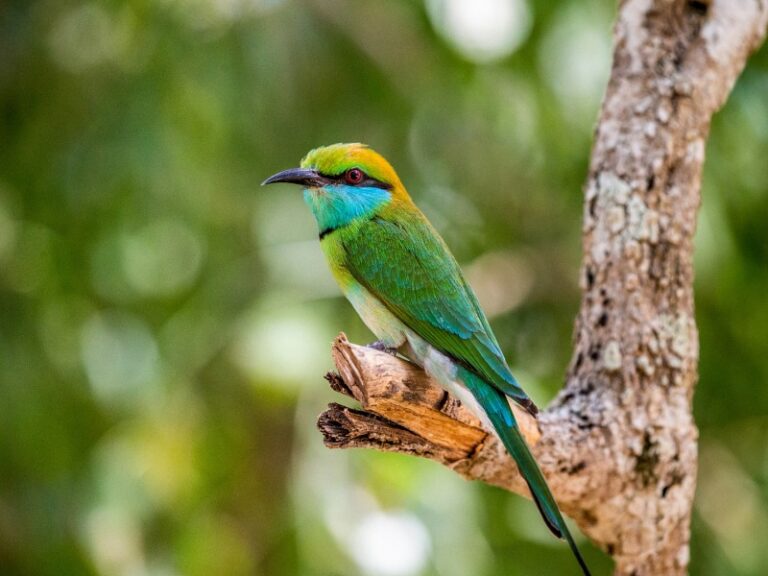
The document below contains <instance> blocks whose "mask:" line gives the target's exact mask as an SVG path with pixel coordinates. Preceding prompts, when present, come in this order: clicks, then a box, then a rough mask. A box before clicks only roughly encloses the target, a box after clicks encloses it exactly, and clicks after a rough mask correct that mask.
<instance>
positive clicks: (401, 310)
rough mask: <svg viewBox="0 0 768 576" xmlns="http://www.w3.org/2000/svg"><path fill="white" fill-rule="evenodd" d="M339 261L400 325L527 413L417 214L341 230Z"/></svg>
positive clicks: (463, 288) (473, 303)
mask: <svg viewBox="0 0 768 576" xmlns="http://www.w3.org/2000/svg"><path fill="white" fill-rule="evenodd" d="M341 240H342V245H343V248H344V251H345V256H346V258H345V260H346V266H347V268H348V269H349V271H350V273H351V274H352V275H353V276H354V277H355V279H356V280H357V281H358V282H360V283H361V284H362V285H363V286H365V287H366V288H367V289H368V290H369V291H370V292H371V293H372V294H374V295H375V296H376V297H377V298H378V299H379V300H380V301H381V302H382V303H383V304H384V305H385V306H386V307H387V308H388V309H389V310H390V311H391V312H392V313H393V314H394V315H395V316H397V317H398V318H399V319H400V320H401V321H402V322H403V323H404V324H405V325H406V326H408V327H409V328H410V329H411V330H413V331H414V332H415V333H416V334H418V335H419V336H420V337H421V338H423V339H424V340H425V341H427V342H428V343H429V344H430V345H432V346H434V347H435V348H437V349H438V350H440V351H441V352H443V353H445V354H447V355H449V356H450V357H452V358H454V359H456V360H458V361H459V362H460V363H461V364H463V365H465V366H466V367H468V368H470V369H471V370H472V371H474V372H476V373H477V374H478V376H480V377H482V378H483V379H484V380H486V381H488V382H489V383H490V384H493V385H494V386H496V387H497V388H498V389H499V390H501V391H502V392H504V393H505V394H507V395H509V396H510V397H512V398H513V399H515V400H517V401H518V402H519V403H520V404H521V405H522V406H524V407H525V408H527V409H528V410H529V411H531V412H533V413H535V410H536V408H535V406H534V405H533V403H532V402H531V401H530V399H529V398H528V396H527V395H526V394H525V392H524V391H523V390H522V388H520V385H519V384H518V383H517V381H516V380H515V377H514V376H513V375H512V373H511V372H510V370H509V367H508V366H507V363H506V361H505V360H504V356H503V354H502V353H501V350H500V348H499V345H498V342H497V341H496V337H495V336H494V335H493V332H492V331H491V328H490V326H489V325H488V320H487V319H486V317H485V314H484V313H483V311H482V309H481V308H480V305H479V304H478V302H477V298H476V297H475V295H474V293H473V292H472V289H471V288H470V287H469V285H468V284H467V282H466V281H465V280H464V276H463V275H462V273H461V270H460V269H459V265H458V264H457V263H456V260H455V259H454V258H453V256H452V255H451V253H450V252H449V251H448V248H447V247H446V245H445V243H444V242H443V240H442V239H441V238H440V236H439V235H438V233H437V232H436V231H435V230H434V228H432V226H431V225H430V224H429V222H428V221H427V220H426V219H425V218H424V217H423V215H421V214H420V213H416V214H412V215H406V216H401V217H393V218H383V217H376V218H373V219H371V220H368V221H366V222H363V223H361V224H359V226H356V229H355V231H354V233H352V234H344V235H343V237H342V239H341Z"/></svg>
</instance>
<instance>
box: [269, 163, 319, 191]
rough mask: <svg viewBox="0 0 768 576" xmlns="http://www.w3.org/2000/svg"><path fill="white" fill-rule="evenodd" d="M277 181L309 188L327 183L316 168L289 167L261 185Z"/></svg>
mask: <svg viewBox="0 0 768 576" xmlns="http://www.w3.org/2000/svg"><path fill="white" fill-rule="evenodd" d="M277 182H289V183H291V184H301V185H302V186H306V187H307V188H311V187H313V186H323V185H325V184H326V182H325V179H324V178H323V177H322V176H320V174H318V173H317V171H315V170H311V169H308V168H289V169H288V170H283V171H282V172H278V173H277V174H273V175H272V176H270V177H269V178H267V179H266V180H264V182H262V183H261V185H262V186H266V185H267V184H275V183H277Z"/></svg>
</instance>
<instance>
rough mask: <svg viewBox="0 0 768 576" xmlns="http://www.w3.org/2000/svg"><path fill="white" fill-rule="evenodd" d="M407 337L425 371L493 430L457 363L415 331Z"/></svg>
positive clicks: (407, 334)
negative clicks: (461, 374)
mask: <svg viewBox="0 0 768 576" xmlns="http://www.w3.org/2000/svg"><path fill="white" fill-rule="evenodd" d="M406 337H407V339H408V345H409V346H410V348H411V351H412V352H413V355H414V356H415V358H413V359H414V360H415V361H417V362H418V363H419V364H420V365H421V366H422V368H424V371H425V372H426V373H427V374H429V375H430V376H431V377H432V378H433V379H434V380H435V381H437V383H438V384H440V386H442V387H443V388H444V389H445V390H447V391H448V392H449V393H451V394H452V395H453V396H455V397H456V398H458V399H459V400H460V401H461V403H462V404H464V405H465V406H466V407H467V408H469V409H470V410H471V411H472V412H473V413H474V414H475V416H477V417H478V418H479V419H480V420H481V421H482V422H483V423H484V424H485V425H486V429H487V430H493V425H492V424H491V422H490V420H489V419H488V416H486V414H485V410H483V409H482V407H481V406H480V403H479V402H478V401H477V399H476V398H475V397H474V396H473V395H472V393H471V392H470V391H469V390H468V389H467V388H466V387H465V386H464V384H463V383H462V381H461V378H459V375H458V366H457V365H456V363H455V362H454V361H453V360H452V359H451V358H449V357H448V356H446V355H445V354H443V353H442V352H440V350H438V349H437V348H435V347H434V346H432V345H431V344H429V343H428V342H426V341H425V340H424V339H423V338H421V337H420V336H418V335H417V334H415V333H414V332H413V331H411V330H408V331H407V332H406Z"/></svg>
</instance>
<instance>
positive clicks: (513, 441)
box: [459, 368, 590, 576]
mask: <svg viewBox="0 0 768 576" xmlns="http://www.w3.org/2000/svg"><path fill="white" fill-rule="evenodd" d="M459 372H460V373H459V376H460V377H461V379H462V381H463V382H464V384H465V385H466V387H467V388H468V389H469V390H470V392H472V395H473V396H474V397H475V398H476V399H477V401H478V402H479V403H480V405H481V406H482V407H483V409H484V410H485V413H486V414H487V415H488V418H489V420H490V421H491V424H493V427H494V428H495V429H496V433H497V434H498V435H499V438H500V439H501V441H502V443H503V444H504V447H505V448H506V449H507V452H509V454H510V456H512V458H514V460H515V462H516V463H517V467H518V468H519V469H520V473H521V474H522V476H523V478H524V479H525V481H526V482H527V483H528V488H530V490H531V495H532V496H533V501H534V502H536V506H538V508H539V512H540V513H541V516H542V518H544V522H545V523H546V525H547V527H548V528H549V529H550V530H551V531H552V533H553V534H554V535H555V536H557V537H558V538H565V540H566V541H567V542H568V545H569V546H570V547H571V550H572V551H573V554H574V556H575V557H576V561H577V562H578V563H579V566H580V567H581V570H582V571H583V573H584V576H590V572H589V568H587V564H586V562H585V561H584V558H583V557H582V556H581V553H580V552H579V549H578V547H577V546H576V543H575V542H574V541H573V536H571V533H570V532H569V531H568V526H566V524H565V520H564V519H563V516H562V514H560V509H559V508H558V507H557V502H555V498H554V497H553V496H552V492H550V491H549V486H547V481H546V480H545V479H544V475H543V474H542V473H541V470H540V469H539V465H538V464H536V460H535V459H534V458H533V454H531V451H530V450H529V449H528V446H527V445H526V443H525V440H524V439H523V436H522V434H520V428H519V427H518V425H517V421H516V420H515V415H514V413H513V412H512V409H511V408H510V406H509V403H508V401H507V397H506V396H505V395H504V393H503V392H501V391H499V390H498V389H496V388H495V387H493V386H491V385H490V384H488V383H486V382H485V381H484V380H482V379H481V378H479V377H478V376H477V375H475V374H474V373H472V372H470V371H469V370H466V369H464V368H460V369H459Z"/></svg>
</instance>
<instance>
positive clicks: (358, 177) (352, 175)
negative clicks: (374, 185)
mask: <svg viewBox="0 0 768 576" xmlns="http://www.w3.org/2000/svg"><path fill="white" fill-rule="evenodd" d="M363 178H365V174H363V171H362V170H360V169H359V168H352V169H350V170H347V171H346V172H344V180H345V181H346V182H347V184H352V185H353V186H356V185H357V184H360V182H362V181H363Z"/></svg>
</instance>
